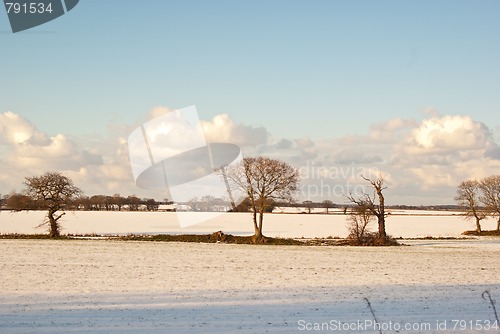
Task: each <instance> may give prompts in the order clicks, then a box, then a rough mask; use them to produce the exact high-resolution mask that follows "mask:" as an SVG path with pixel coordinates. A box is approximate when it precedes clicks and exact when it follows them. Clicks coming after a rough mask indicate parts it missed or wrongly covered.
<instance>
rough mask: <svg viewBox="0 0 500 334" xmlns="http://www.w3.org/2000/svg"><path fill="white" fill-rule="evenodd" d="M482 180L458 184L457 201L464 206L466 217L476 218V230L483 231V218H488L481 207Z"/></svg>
mask: <svg viewBox="0 0 500 334" xmlns="http://www.w3.org/2000/svg"><path fill="white" fill-rule="evenodd" d="M480 191H481V187H480V182H479V181H477V180H468V181H463V182H462V183H460V184H459V185H458V189H457V196H456V197H455V201H456V202H457V204H458V205H459V206H461V207H462V208H464V210H465V212H464V217H465V218H466V219H475V221H476V232H481V220H483V219H485V218H486V216H487V215H486V212H485V211H484V210H481V209H480V208H479V203H480V201H479V197H480Z"/></svg>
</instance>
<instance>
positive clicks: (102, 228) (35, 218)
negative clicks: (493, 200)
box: [0, 211, 496, 238]
mask: <svg viewBox="0 0 500 334" xmlns="http://www.w3.org/2000/svg"><path fill="white" fill-rule="evenodd" d="M183 214H189V213H183ZM193 214H197V213H193ZM45 215H46V212H44V211H30V212H10V211H0V233H2V234H7V233H24V234H35V233H45V229H40V228H36V226H38V225H40V223H42V222H43V221H44V217H45ZM346 218H347V216H346V215H343V214H338V212H337V213H336V214H328V215H327V214H289V213H283V214H279V213H273V214H267V215H265V218H264V234H265V235H267V236H270V237H283V238H301V237H304V238H315V237H319V238H325V237H329V236H331V237H345V236H347V234H348V232H347V228H346ZM251 219H252V218H251V214H249V213H225V214H222V215H220V216H218V217H216V218H215V219H212V220H209V221H205V222H203V223H201V224H198V225H194V226H190V227H186V228H181V227H180V226H179V223H178V221H177V219H176V213H175V212H111V211H110V212H106V211H99V212H95V211H77V212H67V214H66V215H65V216H64V217H63V218H62V219H61V225H62V228H63V230H62V233H63V234H113V235H116V234H119V235H124V234H132V233H133V234H159V233H163V234H181V233H182V234H183V233H200V234H205V233H213V232H215V231H223V232H224V233H230V234H235V235H252V234H253V225H252V220H251ZM482 225H483V229H494V228H496V222H495V221H494V220H493V219H488V220H486V221H483V222H482ZM371 228H372V230H376V223H375V222H374V223H373V225H372V226H371ZM474 228H475V227H474V223H473V222H472V221H467V220H465V219H464V218H463V217H461V216H460V213H458V212H442V211H394V212H392V214H391V215H390V216H389V217H387V222H386V229H387V233H388V234H390V235H392V236H394V237H403V238H414V237H426V236H434V237H459V236H461V233H462V232H463V231H466V230H473V229H474Z"/></svg>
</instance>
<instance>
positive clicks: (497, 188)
mask: <svg viewBox="0 0 500 334" xmlns="http://www.w3.org/2000/svg"><path fill="white" fill-rule="evenodd" d="M479 187H480V188H481V190H482V196H481V197H480V200H481V202H482V203H483V204H484V205H485V206H486V209H487V210H488V211H489V212H490V214H491V215H493V216H496V217H497V231H500V175H493V176H489V177H487V178H485V179H483V180H481V182H480V184H479Z"/></svg>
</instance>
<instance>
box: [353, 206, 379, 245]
mask: <svg viewBox="0 0 500 334" xmlns="http://www.w3.org/2000/svg"><path fill="white" fill-rule="evenodd" d="M373 219H374V216H373V214H372V213H371V211H370V210H368V205H357V206H356V207H354V209H353V210H352V211H351V213H350V215H349V218H348V220H347V229H348V230H349V235H348V236H347V238H348V239H350V240H352V241H354V243H355V244H356V245H364V244H367V243H368V242H369V241H370V240H368V239H371V238H373V236H374V234H373V233H371V232H370V231H369V229H368V225H369V224H370V223H371V222H372V221H373Z"/></svg>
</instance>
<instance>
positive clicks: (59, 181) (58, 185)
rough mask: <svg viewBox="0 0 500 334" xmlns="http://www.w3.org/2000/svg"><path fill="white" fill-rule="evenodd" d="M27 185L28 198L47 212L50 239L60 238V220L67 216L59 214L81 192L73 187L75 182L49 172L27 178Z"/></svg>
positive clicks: (56, 173)
mask: <svg viewBox="0 0 500 334" xmlns="http://www.w3.org/2000/svg"><path fill="white" fill-rule="evenodd" d="M24 184H26V186H27V187H28V188H27V194H28V196H29V197H30V198H31V199H32V200H34V201H36V202H37V203H39V205H40V207H41V208H44V209H46V210H47V219H48V220H47V221H46V222H45V223H44V224H47V223H48V224H49V232H50V237H52V238H57V237H59V236H60V228H61V226H60V224H59V220H60V219H61V217H62V216H63V215H64V214H65V213H64V212H62V213H61V214H57V212H58V211H63V210H64V208H65V206H66V205H67V204H68V203H69V202H70V201H71V199H72V198H73V197H74V196H78V195H79V194H80V193H81V190H80V189H79V188H78V187H76V186H75V185H73V181H71V179H69V178H68V177H66V176H64V175H62V174H61V173H58V172H48V173H45V174H43V175H41V176H33V177H27V178H26V180H25V182H24Z"/></svg>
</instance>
